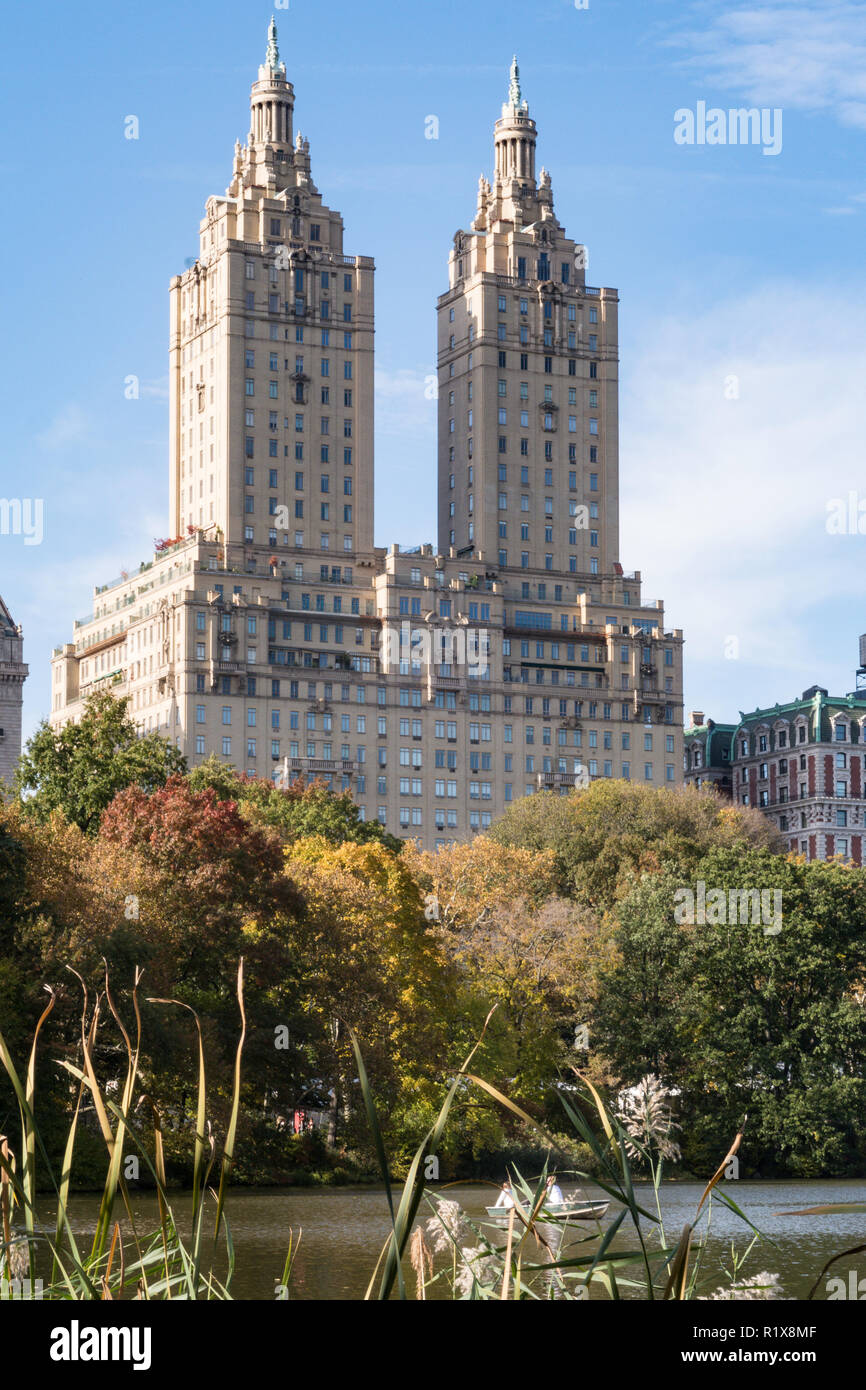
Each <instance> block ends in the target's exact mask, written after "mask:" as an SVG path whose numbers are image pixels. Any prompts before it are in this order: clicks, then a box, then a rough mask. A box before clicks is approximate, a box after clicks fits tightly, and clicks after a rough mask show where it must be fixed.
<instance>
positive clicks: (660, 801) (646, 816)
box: [490, 779, 782, 909]
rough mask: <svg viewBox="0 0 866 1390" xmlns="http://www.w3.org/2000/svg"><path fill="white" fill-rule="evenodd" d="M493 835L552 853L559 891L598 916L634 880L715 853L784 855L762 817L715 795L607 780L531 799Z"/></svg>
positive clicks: (707, 791) (511, 813)
mask: <svg viewBox="0 0 866 1390" xmlns="http://www.w3.org/2000/svg"><path fill="white" fill-rule="evenodd" d="M490 836H491V838H492V839H494V840H497V841H498V842H499V843H500V844H503V845H513V846H517V847H519V848H523V849H532V850H553V853H554V856H555V866H556V876H557V886H558V888H559V891H560V892H561V893H566V894H568V895H569V896H572V897H576V898H578V899H580V900H581V901H585V902H587V903H589V904H591V905H592V906H594V907H596V908H599V909H604V908H607V907H610V906H611V905H612V903H613V902H614V901H615V899H616V897H617V896H618V894H619V893H620V892H621V891H622V887H623V884H624V883H628V882H631V881H632V880H633V879H634V876H635V875H636V874H638V873H640V872H643V871H646V870H653V869H655V870H658V869H660V868H661V867H662V866H663V865H665V864H670V865H674V866H677V867H679V868H680V869H685V868H687V867H688V866H690V865H693V864H696V863H697V862H698V860H699V859H701V858H702V857H703V855H705V854H707V853H708V852H709V851H710V850H711V849H712V848H714V847H715V846H719V847H723V846H725V845H740V846H742V847H743V848H744V849H746V848H749V847H751V846H758V847H767V848H770V849H774V850H780V849H781V848H782V842H781V840H780V838H779V835H778V832H777V831H776V830H775V829H774V827H773V826H772V825H771V824H770V823H769V822H768V821H767V819H766V817H764V816H762V815H761V813H760V812H759V811H755V810H751V809H749V808H747V807H743V808H741V807H734V806H731V805H729V804H728V803H726V802H724V801H722V800H721V798H720V797H719V796H718V795H717V794H716V793H715V792H714V791H712V789H710V788H696V787H689V788H685V789H684V790H679V789H677V790H675V789H673V788H667V787H650V786H644V785H642V784H639V783H634V782H625V781H619V780H608V779H603V780H599V781H596V782H593V783H591V784H590V786H589V787H587V788H586V789H585V790H582V791H577V792H574V793H572V795H570V796H567V797H560V796H557V795H556V794H555V793H554V792H539V793H537V794H536V795H535V796H531V797H525V798H523V799H522V800H520V801H517V802H515V803H514V805H513V806H511V807H510V808H509V810H507V811H506V813H505V815H504V816H503V817H502V818H501V819H500V820H499V821H497V822H496V824H495V825H494V826H493V827H492V829H491V831H490Z"/></svg>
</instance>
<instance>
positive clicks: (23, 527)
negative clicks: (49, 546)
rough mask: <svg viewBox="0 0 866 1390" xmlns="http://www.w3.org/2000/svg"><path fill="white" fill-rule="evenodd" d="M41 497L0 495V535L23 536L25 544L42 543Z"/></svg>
mask: <svg viewBox="0 0 866 1390" xmlns="http://www.w3.org/2000/svg"><path fill="white" fill-rule="evenodd" d="M43 505H44V504H43V501H42V498H41V497H0V536H23V537H24V544H25V545H41V544H42V536H43V529H42V513H43Z"/></svg>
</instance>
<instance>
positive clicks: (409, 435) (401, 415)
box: [375, 364, 437, 449]
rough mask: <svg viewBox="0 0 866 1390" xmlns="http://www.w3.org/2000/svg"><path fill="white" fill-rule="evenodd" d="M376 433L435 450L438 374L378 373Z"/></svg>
mask: <svg viewBox="0 0 866 1390" xmlns="http://www.w3.org/2000/svg"><path fill="white" fill-rule="evenodd" d="M375 380H376V432H377V433H378V434H381V435H397V436H401V437H403V438H405V439H406V440H407V442H409V441H411V442H412V443H413V444H415V445H417V444H419V443H421V444H423V446H424V447H425V448H428V447H429V448H431V449H435V432H436V399H435V395H434V392H435V387H436V380H437V378H436V370H435V367H433V365H432V364H431V366H430V368H429V370H428V371H427V372H424V371H422V370H420V369H419V368H412V367H398V368H396V369H395V370H393V371H388V370H385V369H382V368H377V369H376V379H375Z"/></svg>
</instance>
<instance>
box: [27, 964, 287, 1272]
mask: <svg viewBox="0 0 866 1390" xmlns="http://www.w3.org/2000/svg"><path fill="white" fill-rule="evenodd" d="M72 973H73V974H76V972H75V971H73V972H72ZM77 978H78V980H79V983H80V986H81V990H82V1000H83V1003H82V1013H81V1036H80V1065H77V1066H76V1065H75V1064H73V1063H72V1062H69V1061H62V1062H60V1063H59V1065H60V1066H61V1067H62V1068H64V1069H65V1071H66V1072H67V1073H68V1074H69V1075H70V1076H72V1077H73V1078H74V1080H75V1081H76V1082H77V1094H76V1100H75V1104H74V1107H73V1110H72V1115H71V1118H70V1121H69V1128H68V1132H67V1136H66V1143H65V1148H64V1153H63V1159H62V1167H61V1170H60V1172H59V1174H58V1173H57V1172H56V1171H55V1168H54V1166H53V1165H52V1163H51V1160H50V1158H49V1155H48V1152H47V1150H46V1146H45V1143H44V1142H43V1139H42V1135H41V1134H40V1130H39V1124H38V1119H37V1095H36V1060H37V1049H38V1045H39V1041H40V1035H41V1033H42V1029H43V1025H44V1024H45V1022H46V1020H47V1019H48V1017H49V1015H50V1013H51V1011H52V1009H53V1008H54V1004H55V994H54V991H53V990H50V989H49V990H48V993H49V1002H48V1004H47V1005H46V1008H45V1010H44V1011H43V1013H42V1016H41V1017H40V1019H39V1021H38V1023H37V1026H36V1030H35V1033H34V1037H33V1043H32V1046H31V1049H30V1055H29V1058H28V1064H27V1070H26V1073H25V1075H24V1077H23V1079H22V1077H21V1076H20V1074H19V1071H18V1068H17V1067H16V1065H15V1063H14V1061H13V1059H12V1056H11V1055H10V1052H9V1049H8V1047H7V1046H6V1042H5V1039H4V1037H3V1034H2V1032H0V1064H2V1067H3V1069H4V1071H5V1072H6V1075H7V1077H8V1078H9V1081H10V1083H11V1085H12V1089H13V1091H14V1094H15V1098H16V1101H17V1104H18V1111H19V1117H20V1121H21V1139H20V1145H19V1148H18V1153H17V1154H16V1152H15V1148H14V1146H13V1144H12V1142H11V1141H10V1139H9V1138H8V1137H7V1136H3V1135H0V1299H3V1298H11V1297H13V1296H14V1297H18V1298H20V1297H22V1296H23V1297H25V1298H26V1297H27V1290H28V1288H29V1290H30V1291H31V1293H32V1291H33V1290H34V1289H35V1288H36V1287H37V1280H38V1278H39V1276H40V1274H41V1273H43V1272H44V1273H47V1274H48V1279H47V1283H45V1282H43V1285H42V1287H41V1290H40V1297H42V1298H44V1299H59V1300H66V1299H70V1300H89V1299H98V1300H107V1299H123V1298H130V1297H132V1298H138V1299H212V1298H213V1299H228V1298H230V1297H231V1282H232V1276H233V1274H234V1269H235V1254H234V1244H233V1241H232V1235H231V1229H230V1227H229V1223H228V1221H227V1219H226V1214H225V1201H226V1192H227V1185H228V1181H229V1177H230V1174H231V1170H232V1166H233V1163H234V1154H235V1145H236V1139H237V1124H238V1114H239V1107H240V1085H241V1059H242V1053H243V1045H244V1040H245V1036H246V1018H245V1013H244V1000H243V960H241V962H240V964H239V967H238V976H237V1000H238V1009H239V1012H240V1019H241V1031H240V1037H239V1041H238V1048H237V1054H236V1060H235V1068H234V1078H233V1088H232V1097H231V1107H230V1119H229V1124H228V1127H227V1131H226V1136H225V1140H224V1143H223V1148H222V1154H221V1158H220V1177H219V1186H218V1189H216V1190H215V1189H214V1187H212V1186H211V1184H210V1176H211V1171H212V1169H213V1168H214V1165H215V1163H216V1161H217V1146H216V1143H215V1140H214V1137H213V1132H212V1126H211V1125H210V1123H209V1122H208V1121H207V1118H206V1117H207V1108H208V1100H207V1078H206V1074H205V1059H204V1049H203V1045H202V1031H201V1024H200V1021H199V1019H198V1017H197V1015H196V1014H195V1012H194V1011H193V1010H191V1009H190V1012H191V1013H192V1014H193V1018H194V1020H195V1025H196V1030H197V1038H198V1087H197V1104H196V1121H195V1149H194V1156H193V1200H192V1214H191V1219H190V1220H189V1223H188V1226H187V1227H186V1229H182V1223H181V1222H180V1221H179V1220H178V1219H177V1216H176V1213H175V1210H174V1208H173V1205H172V1199H171V1196H170V1193H169V1190H168V1186H167V1182H166V1172H165V1157H164V1147H163V1135H162V1122H161V1117H160V1113H159V1108H158V1106H157V1104H156V1102H155V1101H154V1100H153V1098H152V1097H151V1096H148V1095H147V1094H146V1093H144V1092H143V1091H142V1090H141V1086H140V1075H139V1057H140V1053H141V1031H142V1030H141V1013H140V1008H139V989H140V985H141V971H140V970H138V969H136V971H135V977H134V982H133V988H132V1009H133V1013H134V1017H135V1027H134V1030H133V1035H132V1036H131V1035H130V1033H129V1031H128V1030H127V1028H126V1026H125V1024H124V1022H123V1020H122V1018H121V1016H120V1013H119V1012H118V1009H117V1008H116V1006H115V1003H114V999H113V996H112V992H111V982H110V980H109V975H108V969H107V967H106V969H105V975H104V981H103V988H102V990H101V991H100V993H99V994H98V995H97V997H96V999H95V1000H94V1003H93V1006H92V1008H91V1007H90V1004H89V998H88V991H87V987H86V985H85V982H84V981H83V980H82V979H81V977H80V976H77ZM148 1002H150V1003H153V1004H159V1005H166V1006H173V1007H179V1008H189V1006H188V1005H186V1004H183V1003H181V1001H179V1000H171V999H151V1000H149V1001H148ZM106 1012H107V1014H108V1015H109V1016H110V1018H111V1020H112V1021H113V1024H114V1026H115V1027H116V1029H117V1031H118V1032H119V1034H120V1036H121V1038H122V1040H123V1045H124V1049H125V1052H126V1075H125V1078H124V1082H123V1086H122V1088H121V1089H120V1092H119V1102H118V1103H115V1102H114V1101H112V1100H111V1099H110V1098H109V1096H108V1094H107V1092H106V1088H105V1086H104V1085H102V1084H100V1081H99V1078H98V1076H97V1073H96V1067H95V1062H94V1056H95V1051H96V1040H97V1036H98V1033H99V1029H100V1027H101V1026H102V1024H103V1021H104V1016H105V1014H106ZM85 1102H88V1103H89V1104H91V1105H92V1106H93V1110H94V1112H95V1115H96V1119H97V1123H98V1126H99V1130H100V1133H101V1135H102V1138H103V1141H104V1143H105V1147H106V1153H107V1166H106V1176H105V1182H104V1187H103V1189H102V1193H101V1197H100V1202H99V1212H98V1216H97V1221H96V1229H95V1232H94V1236H93V1241H92V1244H91V1245H90V1248H89V1249H84V1248H82V1245H81V1243H80V1242H79V1240H77V1239H76V1236H75V1233H74V1231H73V1225H72V1221H71V1217H70V1187H71V1177H72V1168H73V1162H74V1158H75V1150H76V1142H77V1140H78V1137H79V1132H80V1119H81V1114H82V1109H83V1106H84V1104H85ZM142 1105H143V1106H144V1110H145V1113H147V1112H149V1114H150V1126H149V1127H147V1126H145V1125H142V1124H141V1123H140V1122H139V1121H138V1120H137V1119H136V1112H137V1110H138V1109H139V1107H141V1106H142ZM132 1153H134V1154H135V1155H136V1157H137V1158H138V1161H139V1164H140V1165H143V1166H144V1167H145V1168H146V1169H147V1171H148V1172H149V1174H150V1177H151V1180H152V1182H153V1186H154V1188H155V1191H156V1196H157V1203H158V1210H159V1226H158V1228H157V1229H156V1230H155V1231H149V1232H147V1233H145V1234H143V1233H140V1232H139V1231H138V1229H137V1227H136V1221H135V1216H134V1213H133V1207H132V1201H131V1198H130V1193H129V1189H128V1185H127V1182H126V1179H125V1177H124V1160H125V1158H126V1157H127V1156H128V1155H129V1154H132ZM37 1159H38V1160H39V1169H40V1177H41V1179H42V1182H43V1185H47V1187H48V1190H49V1195H48V1197H47V1198H43V1199H42V1200H45V1201H46V1202H47V1203H48V1202H50V1203H53V1205H54V1209H55V1214H54V1219H53V1221H52V1222H51V1224H50V1226H49V1225H46V1224H45V1223H44V1222H43V1221H42V1220H41V1219H40V1215H39V1206H40V1202H38V1201H37V1182H36V1171H37ZM119 1209H120V1219H118V1210H119ZM206 1209H210V1210H212V1213H213V1221H214V1224H213V1230H212V1234H210V1235H208V1234H207V1232H208V1231H210V1226H209V1224H206V1222H205V1212H206ZM295 1249H296V1245H293V1242H292V1240H291V1233H290V1241H289V1254H288V1257H287V1260H286V1266H285V1269H284V1271H283V1281H284V1285H285V1286H286V1287H287V1286H288V1280H289V1277H290V1274H291V1264H292V1260H293V1257H294V1251H295Z"/></svg>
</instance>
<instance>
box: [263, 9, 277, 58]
mask: <svg viewBox="0 0 866 1390" xmlns="http://www.w3.org/2000/svg"><path fill="white" fill-rule="evenodd" d="M265 64H266V66H267V67H269V68H273V69H274V70H276V69H277V68H278V67H279V66H280V50H279V49H278V48H277V26H276V22H275V20H274V17H273V15H271V22H270V24H269V25H268V51H267V53H266V54H265Z"/></svg>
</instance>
